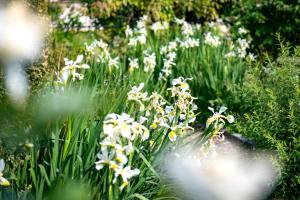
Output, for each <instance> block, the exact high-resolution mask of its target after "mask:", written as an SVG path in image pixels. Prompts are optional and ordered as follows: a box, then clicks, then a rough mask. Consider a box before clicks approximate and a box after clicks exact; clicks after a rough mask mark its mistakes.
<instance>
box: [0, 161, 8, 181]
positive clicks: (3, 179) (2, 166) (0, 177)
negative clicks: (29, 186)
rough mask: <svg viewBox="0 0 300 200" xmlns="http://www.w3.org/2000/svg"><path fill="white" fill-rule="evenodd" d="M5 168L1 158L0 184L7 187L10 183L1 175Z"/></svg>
mask: <svg viewBox="0 0 300 200" xmlns="http://www.w3.org/2000/svg"><path fill="white" fill-rule="evenodd" d="M4 168H5V162H4V160H3V159H1V160H0V185H2V186H5V187H8V186H9V185H10V183H9V182H8V180H6V179H5V178H4V177H3V173H2V172H3V170H4Z"/></svg>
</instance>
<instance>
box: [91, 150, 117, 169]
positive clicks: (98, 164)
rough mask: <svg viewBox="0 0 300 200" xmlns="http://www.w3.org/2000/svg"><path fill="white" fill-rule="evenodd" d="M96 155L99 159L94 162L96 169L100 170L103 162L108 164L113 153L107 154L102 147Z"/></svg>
mask: <svg viewBox="0 0 300 200" xmlns="http://www.w3.org/2000/svg"><path fill="white" fill-rule="evenodd" d="M97 157H98V158H99V159H100V160H99V161H97V162H95V164H96V169H97V170H100V169H102V168H103V167H104V165H105V164H109V163H110V162H111V161H112V158H113V155H109V153H108V149H107V148H102V151H101V153H98V155H97Z"/></svg>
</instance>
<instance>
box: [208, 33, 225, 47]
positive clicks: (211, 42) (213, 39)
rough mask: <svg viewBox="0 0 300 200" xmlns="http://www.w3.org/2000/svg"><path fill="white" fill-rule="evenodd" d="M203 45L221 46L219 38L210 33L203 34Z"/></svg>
mask: <svg viewBox="0 0 300 200" xmlns="http://www.w3.org/2000/svg"><path fill="white" fill-rule="evenodd" d="M204 43H205V44H207V45H209V46H212V47H218V46H220V45H221V41H220V37H219V36H216V35H212V33H211V32H207V33H205V34H204Z"/></svg>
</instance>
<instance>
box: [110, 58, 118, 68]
mask: <svg viewBox="0 0 300 200" xmlns="http://www.w3.org/2000/svg"><path fill="white" fill-rule="evenodd" d="M108 67H109V68H111V67H115V68H116V69H118V68H119V57H115V58H110V59H109V61H108Z"/></svg>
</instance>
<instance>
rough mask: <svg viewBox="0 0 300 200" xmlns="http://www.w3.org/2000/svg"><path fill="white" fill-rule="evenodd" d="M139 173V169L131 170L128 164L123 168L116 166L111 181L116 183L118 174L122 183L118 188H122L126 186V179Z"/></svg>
mask: <svg viewBox="0 0 300 200" xmlns="http://www.w3.org/2000/svg"><path fill="white" fill-rule="evenodd" d="M139 173H140V170H139V169H133V170H132V169H131V167H130V166H127V167H125V168H123V167H118V168H116V169H115V178H114V180H113V183H116V181H117V178H118V177H119V176H121V177H122V180H123V183H122V185H121V187H120V189H121V190H122V189H123V188H124V187H126V186H127V185H128V180H129V179H131V178H132V177H133V176H137V175H139Z"/></svg>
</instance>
